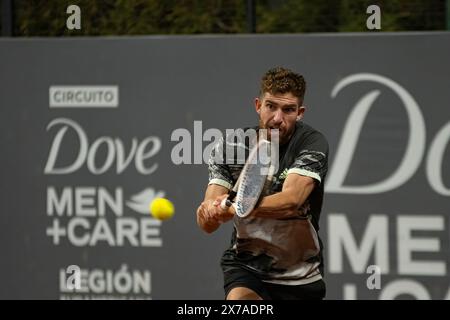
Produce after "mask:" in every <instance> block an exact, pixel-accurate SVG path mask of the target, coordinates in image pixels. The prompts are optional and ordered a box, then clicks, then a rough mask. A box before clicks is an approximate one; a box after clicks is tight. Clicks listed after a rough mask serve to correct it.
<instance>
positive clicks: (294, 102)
mask: <svg viewBox="0 0 450 320" xmlns="http://www.w3.org/2000/svg"><path fill="white" fill-rule="evenodd" d="M255 107H256V112H258V114H259V127H260V128H262V129H268V133H269V137H270V129H278V130H279V134H280V144H283V143H286V142H287V141H288V140H289V138H290V137H291V136H292V134H293V132H294V129H295V123H296V122H297V120H300V119H301V118H302V117H303V113H304V112H305V107H303V106H301V105H300V103H299V99H298V98H297V97H296V96H294V95H293V94H292V93H290V92H288V93H279V94H274V95H273V94H270V93H268V92H265V93H264V95H263V96H262V97H261V98H256V99H255Z"/></svg>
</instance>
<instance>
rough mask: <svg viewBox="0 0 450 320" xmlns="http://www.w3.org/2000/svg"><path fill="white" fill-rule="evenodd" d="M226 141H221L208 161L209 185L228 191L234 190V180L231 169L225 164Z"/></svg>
mask: <svg viewBox="0 0 450 320" xmlns="http://www.w3.org/2000/svg"><path fill="white" fill-rule="evenodd" d="M224 149H225V148H224V140H223V139H220V141H219V142H218V143H217V144H216V145H215V146H214V148H213V149H212V150H211V154H210V157H209V161H208V172H209V183H208V185H210V184H218V185H220V186H223V187H225V188H227V189H232V188H233V178H232V175H231V172H230V168H229V167H228V165H227V164H225V163H224Z"/></svg>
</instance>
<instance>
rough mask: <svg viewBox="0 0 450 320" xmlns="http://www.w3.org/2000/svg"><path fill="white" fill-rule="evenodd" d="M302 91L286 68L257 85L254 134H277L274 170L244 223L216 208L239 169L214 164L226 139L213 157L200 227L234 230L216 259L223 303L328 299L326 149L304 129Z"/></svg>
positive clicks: (301, 83) (300, 81)
mask: <svg viewBox="0 0 450 320" xmlns="http://www.w3.org/2000/svg"><path fill="white" fill-rule="evenodd" d="M305 88H306V84H305V80H304V78H303V76H301V75H300V74H297V73H295V72H293V71H291V70H288V69H285V68H273V69H271V70H268V71H267V72H266V73H265V74H264V76H263V77H262V79H261V89H260V96H259V97H258V98H255V107H256V112H257V113H258V115H259V126H257V127H256V128H253V129H257V130H258V129H267V130H268V131H269V133H270V130H274V129H278V131H279V141H280V146H279V166H278V171H277V173H276V174H275V176H274V179H273V182H272V184H271V186H270V188H269V193H268V195H266V196H265V197H264V198H262V200H261V201H260V202H259V204H258V206H257V207H256V208H255V209H254V210H253V211H252V212H251V214H250V215H249V216H248V217H245V218H240V217H238V216H237V215H235V212H234V208H233V206H231V207H229V208H227V209H222V208H221V206H220V203H221V201H222V200H223V199H224V198H226V197H227V194H228V192H229V190H230V189H232V187H233V185H234V184H235V183H236V180H237V179H238V177H239V174H240V171H241V170H242V168H243V166H244V164H242V163H229V161H224V163H221V162H218V161H216V159H218V158H217V153H225V150H227V148H230V147H233V146H235V144H234V143H233V142H232V141H229V139H228V138H225V139H223V140H222V141H221V142H219V143H218V145H217V146H216V147H215V148H214V149H213V151H212V153H211V157H210V160H209V184H208V187H207V190H206V194H205V198H204V201H203V202H202V203H201V205H200V206H199V208H198V209H197V223H198V225H199V226H200V228H201V229H203V230H204V231H206V232H207V233H211V232H213V231H215V230H217V228H219V226H220V225H221V223H224V222H227V221H230V220H233V222H234V228H233V234H232V239H231V244H230V246H229V248H228V249H227V250H226V251H225V252H224V254H223V256H222V259H221V266H222V270H223V274H224V289H225V297H226V299H227V300H260V299H323V298H324V297H325V283H324V281H323V278H322V277H323V257H322V242H321V241H320V238H319V237H318V231H319V217H320V211H321V208H322V201H323V194H324V182H325V176H326V173H327V169H328V142H327V140H326V138H325V137H324V136H323V134H322V133H320V132H319V131H317V130H315V129H314V128H312V127H311V126H309V125H307V124H306V123H304V122H303V121H302V118H303V115H304V112H305V107H304V106H303V100H304V95H305ZM245 130H247V129H245ZM244 132H245V131H244ZM269 136H270V134H269ZM228 144H230V145H228ZM222 158H223V159H226V155H223V157H222Z"/></svg>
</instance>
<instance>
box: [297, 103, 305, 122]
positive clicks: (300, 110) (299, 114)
mask: <svg viewBox="0 0 450 320" xmlns="http://www.w3.org/2000/svg"><path fill="white" fill-rule="evenodd" d="M305 111H306V107H305V106H301V107H300V108H298V111H297V121H299V120H302V119H303V115H304V113H305Z"/></svg>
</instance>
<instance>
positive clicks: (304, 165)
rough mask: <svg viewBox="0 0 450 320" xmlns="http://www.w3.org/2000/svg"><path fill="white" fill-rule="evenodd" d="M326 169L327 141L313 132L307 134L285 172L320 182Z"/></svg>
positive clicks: (319, 134)
mask: <svg viewBox="0 0 450 320" xmlns="http://www.w3.org/2000/svg"><path fill="white" fill-rule="evenodd" d="M327 171H328V142H327V140H326V139H325V137H324V136H323V135H322V134H321V133H319V132H315V133H313V134H311V135H309V136H308V137H307V138H306V140H305V142H304V143H303V146H302V148H301V150H299V153H298V155H297V157H296V158H295V161H294V163H293V164H292V165H291V167H290V168H289V170H288V172H287V174H291V173H296V174H299V175H302V176H307V177H311V178H313V179H315V180H316V181H318V182H319V183H321V182H322V181H323V179H324V177H325V175H326V174H327Z"/></svg>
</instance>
